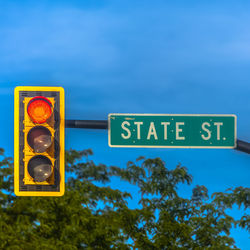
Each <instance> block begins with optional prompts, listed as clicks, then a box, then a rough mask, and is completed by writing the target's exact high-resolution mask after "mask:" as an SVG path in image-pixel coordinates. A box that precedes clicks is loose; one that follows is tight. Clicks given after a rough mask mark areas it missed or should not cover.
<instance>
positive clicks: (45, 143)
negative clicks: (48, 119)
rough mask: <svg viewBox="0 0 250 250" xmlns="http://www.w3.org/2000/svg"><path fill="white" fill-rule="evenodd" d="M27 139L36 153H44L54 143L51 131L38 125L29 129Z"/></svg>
mask: <svg viewBox="0 0 250 250" xmlns="http://www.w3.org/2000/svg"><path fill="white" fill-rule="evenodd" d="M27 141H28V144H29V145H30V147H31V148H33V150H34V152H35V153H43V152H45V151H46V150H47V149H48V148H49V147H50V146H51V144H52V140H51V133H50V131H49V130H48V129H47V128H46V127H43V126H36V127H33V128H32V129H31V130H30V131H29V133H28V136H27Z"/></svg>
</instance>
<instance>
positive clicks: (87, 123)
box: [65, 120, 108, 129]
mask: <svg viewBox="0 0 250 250" xmlns="http://www.w3.org/2000/svg"><path fill="white" fill-rule="evenodd" d="M65 127H66V128H93V129H108V121H106V120H98V121H96V120H65Z"/></svg>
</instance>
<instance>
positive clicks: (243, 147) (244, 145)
mask: <svg viewBox="0 0 250 250" xmlns="http://www.w3.org/2000/svg"><path fill="white" fill-rule="evenodd" d="M235 149H236V150H239V151H241V152H245V153H247V154H250V143H249V142H245V141H241V140H237V147H236V148H235Z"/></svg>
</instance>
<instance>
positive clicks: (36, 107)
mask: <svg viewBox="0 0 250 250" xmlns="http://www.w3.org/2000/svg"><path fill="white" fill-rule="evenodd" d="M51 106H52V104H51V102H50V101H49V99H48V98H46V97H43V96H36V97H34V98H32V99H31V100H30V102H29V104H28V110H27V111H28V115H29V116H30V118H31V119H32V121H33V122H34V123H39V124H40V123H44V122H46V121H47V120H48V119H49V118H50V116H51V114H52V110H51Z"/></svg>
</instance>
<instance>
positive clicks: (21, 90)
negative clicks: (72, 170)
mask: <svg viewBox="0 0 250 250" xmlns="http://www.w3.org/2000/svg"><path fill="white" fill-rule="evenodd" d="M14 115H15V118H14V123H15V126H14V127H15V131H14V148H15V150H14V191H15V194H16V195H17V196H62V195H63V194H64V186H65V183H64V129H65V117H64V89H63V88H61V87H22V86H21V87H16V88H15V114H14Z"/></svg>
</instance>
